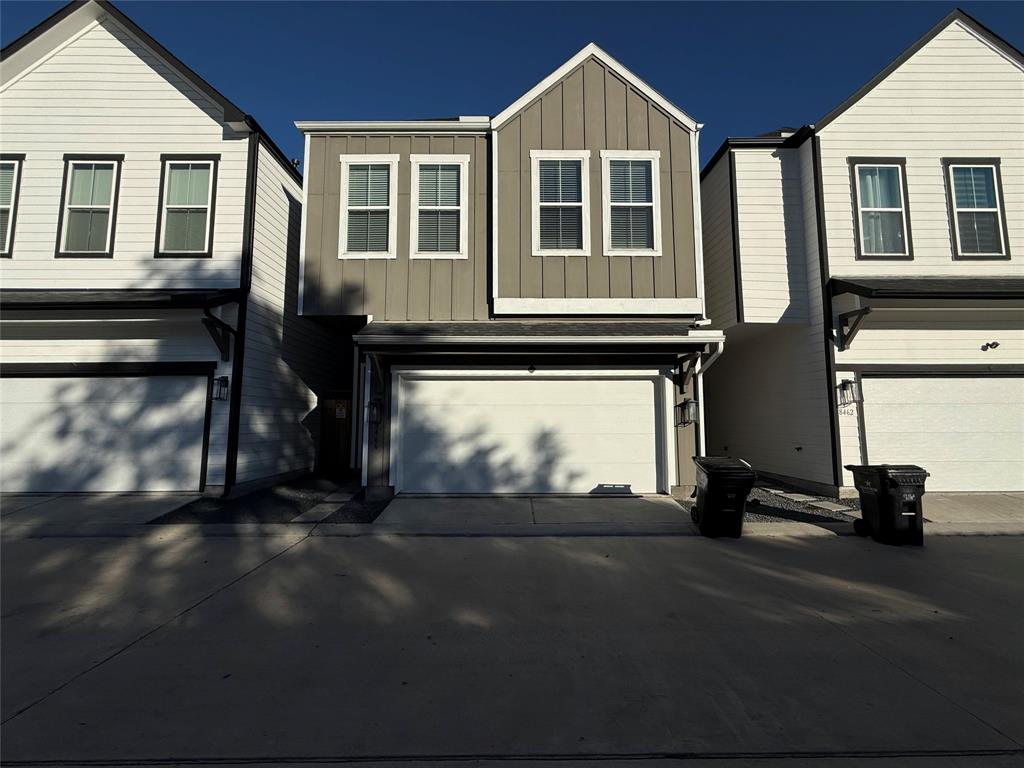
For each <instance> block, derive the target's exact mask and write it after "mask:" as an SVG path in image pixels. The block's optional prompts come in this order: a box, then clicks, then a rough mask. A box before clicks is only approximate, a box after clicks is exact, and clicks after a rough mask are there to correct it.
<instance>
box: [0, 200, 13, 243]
mask: <svg viewBox="0 0 1024 768" xmlns="http://www.w3.org/2000/svg"><path fill="white" fill-rule="evenodd" d="M10 226H11V211H10V209H9V208H0V248H6V247H7V230H8V228H9V227H10Z"/></svg>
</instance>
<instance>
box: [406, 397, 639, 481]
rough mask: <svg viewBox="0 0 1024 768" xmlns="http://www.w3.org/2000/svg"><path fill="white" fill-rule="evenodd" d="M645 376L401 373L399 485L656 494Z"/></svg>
mask: <svg viewBox="0 0 1024 768" xmlns="http://www.w3.org/2000/svg"><path fill="white" fill-rule="evenodd" d="M656 390H657V388H656V387H655V384H654V381H653V380H652V379H650V378H648V379H638V378H634V379H614V378H608V379H579V378H577V379H561V378H543V377H538V378H536V379H523V378H520V379H509V378H496V379H486V378H479V379H478V378H471V379H451V378H429V379H403V381H402V384H401V386H400V390H399V397H400V399H401V408H400V411H401V416H400V420H401V423H400V425H399V446H398V448H397V449H398V453H399V465H400V467H401V469H400V473H399V474H400V482H399V490H401V491H406V492H420V493H431V492H433V493H473V492H476V493H591V492H599V491H601V490H602V489H603V488H604V486H608V485H628V486H629V487H630V489H631V490H633V491H634V492H642V493H646V492H656V491H657V490H658V485H659V482H658V461H659V456H658V446H657V440H656V432H657V422H658V419H657V407H658V400H657V398H656V394H655V393H656Z"/></svg>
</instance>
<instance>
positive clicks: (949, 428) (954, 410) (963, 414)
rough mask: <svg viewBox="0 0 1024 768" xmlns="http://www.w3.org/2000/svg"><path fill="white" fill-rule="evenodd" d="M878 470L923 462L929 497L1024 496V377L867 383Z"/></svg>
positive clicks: (869, 439) (872, 456)
mask: <svg viewBox="0 0 1024 768" xmlns="http://www.w3.org/2000/svg"><path fill="white" fill-rule="evenodd" d="M863 394H864V404H863V409H864V427H865V432H866V435H865V439H866V445H867V453H868V461H869V462H870V463H872V464H919V465H921V466H922V467H924V468H925V469H926V470H927V471H928V472H929V474H930V477H929V479H928V484H927V488H928V490H931V491H1018V490H1024V448H1022V446H1024V378H1019V377H1008V376H973V377H945V376H933V377H920V378H908V377H907V378H905V377H893V378H886V377H873V376H872V377H865V378H864V380H863Z"/></svg>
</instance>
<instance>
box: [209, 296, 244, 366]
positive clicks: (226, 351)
mask: <svg viewBox="0 0 1024 768" xmlns="http://www.w3.org/2000/svg"><path fill="white" fill-rule="evenodd" d="M203 327H204V328H205V329H206V332H207V333H209V334H210V338H211V339H213V343H214V344H216V345H217V349H218V350H219V351H220V359H221V360H223V361H224V362H225V363H226V362H227V361H228V360H230V359H231V337H232V336H236V335H237V334H238V331H236V330H235V329H234V328H232V327H231V326H230V325H228V324H227V323H225V322H224V321H223V320H221V319H220V318H219V317H216V316H215V315H213V314H211V313H210V308H209V307H205V308H204V309H203Z"/></svg>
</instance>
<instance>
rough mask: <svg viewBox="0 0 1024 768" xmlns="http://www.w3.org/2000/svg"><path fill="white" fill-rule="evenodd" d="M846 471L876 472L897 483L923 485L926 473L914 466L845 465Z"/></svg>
mask: <svg viewBox="0 0 1024 768" xmlns="http://www.w3.org/2000/svg"><path fill="white" fill-rule="evenodd" d="M846 469H848V470H850V471H851V472H853V473H854V474H856V473H857V472H876V473H878V474H880V475H885V476H887V477H889V478H890V479H892V480H895V481H897V482H900V481H902V482H911V483H923V482H924V481H925V478H927V477H929V474H928V471H927V470H925V469H924V468H923V467H919V466H917V465H916V464H847V465H846Z"/></svg>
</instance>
